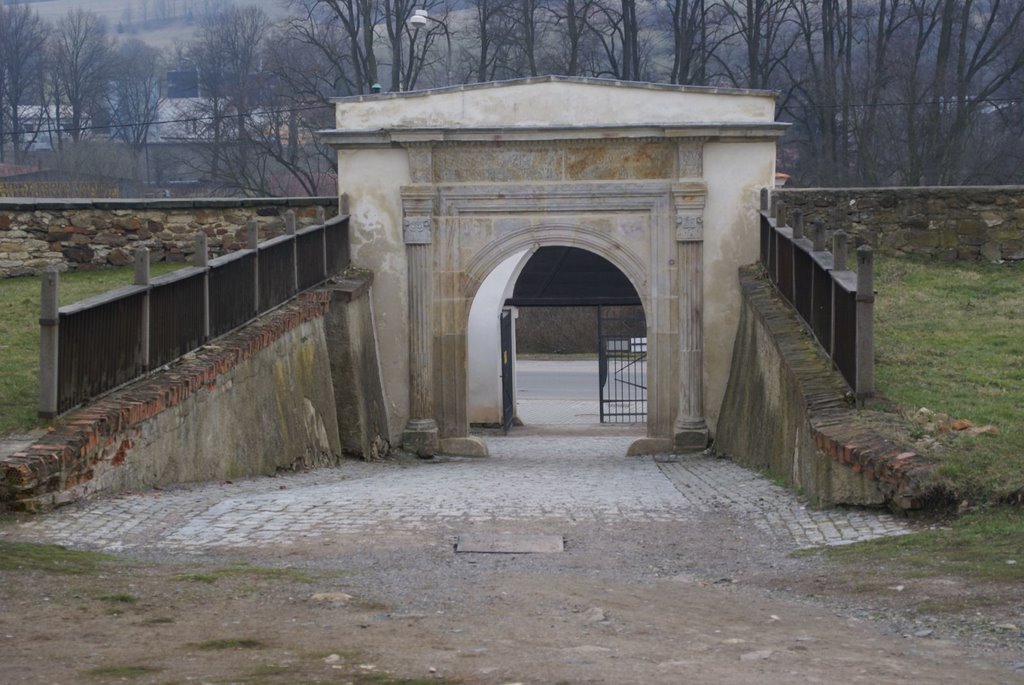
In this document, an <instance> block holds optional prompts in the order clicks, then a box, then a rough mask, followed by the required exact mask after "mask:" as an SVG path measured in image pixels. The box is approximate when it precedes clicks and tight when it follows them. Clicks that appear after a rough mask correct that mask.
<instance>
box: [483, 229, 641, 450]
mask: <svg viewBox="0 0 1024 685" xmlns="http://www.w3.org/2000/svg"><path fill="white" fill-rule="evenodd" d="M510 281H512V282H510V283H508V286H507V290H506V292H508V297H507V298H506V299H504V302H503V303H502V304H503V307H504V309H505V312H506V316H505V319H504V321H505V322H506V324H505V325H506V326H509V325H514V326H515V333H514V334H513V335H511V336H508V335H506V336H504V337H503V338H502V346H503V347H502V348H501V349H494V350H493V351H488V352H487V354H494V355H496V356H499V357H500V358H501V359H502V360H509V359H510V357H511V360H512V361H513V362H514V363H509V364H504V365H503V366H502V374H501V376H502V379H501V380H502V387H501V390H500V393H501V395H502V398H503V400H504V402H502V405H503V412H502V416H501V418H500V419H498V417H496V416H495V417H493V418H494V419H495V420H493V421H490V422H484V425H491V426H494V425H504V426H505V428H506V429H507V428H508V427H509V425H510V424H511V423H512V420H513V418H514V419H515V423H516V425H517V426H521V425H522V424H525V427H524V428H517V429H515V430H516V432H517V433H522V432H533V431H534V430H536V429H538V428H543V429H545V432H548V433H555V432H557V433H566V432H573V433H575V432H578V431H580V430H584V431H585V430H586V429H589V430H591V431H592V430H594V429H600V432H601V433H602V434H603V433H606V432H610V431H609V429H610V428H611V427H612V426H615V427H616V428H618V429H619V430H617V431H615V432H617V433H626V434H635V433H642V432H643V431H644V429H645V427H644V424H645V422H646V414H647V397H646V385H647V380H646V342H647V321H646V318H645V316H644V309H643V306H642V302H641V298H640V296H639V294H638V293H637V290H636V288H635V287H634V286H633V284H632V283H631V282H630V280H629V278H627V277H626V275H625V274H624V273H623V272H622V271H621V270H620V269H619V268H618V267H617V266H615V265H614V264H612V263H611V262H610V261H609V260H607V259H605V258H604V257H602V256H600V255H598V254H595V253H594V252H591V251H588V250H585V249H581V248H579V247H572V246H567V245H548V246H544V247H539V248H537V249H536V250H535V251H533V253H532V254H531V255H530V256H529V258H528V259H527V260H526V261H525V263H524V264H522V266H521V269H520V270H519V271H518V274H513V275H512V278H511V279H510ZM476 306H477V305H476V301H474V307H476ZM510 310H511V311H512V312H514V313H515V314H516V316H508V313H509V312H510ZM491 314H492V315H494V316H497V314H498V312H497V311H495V312H491ZM517 318H518V323H516V320H517ZM493 320H494V319H491V321H493ZM471 346H472V347H473V348H476V343H475V342H474V343H472V345H471ZM474 351H475V352H477V353H478V354H480V352H481V351H479V350H475V349H474ZM472 384H473V379H472V378H471V385H472ZM492 392H494V393H495V394H497V392H498V389H497V388H494V390H493V391H492ZM471 413H475V414H477V415H481V412H480V411H478V410H476V411H473V410H471ZM484 413H485V412H484ZM513 415H514V416H513Z"/></svg>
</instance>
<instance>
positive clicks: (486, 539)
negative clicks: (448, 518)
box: [455, 533, 565, 554]
mask: <svg viewBox="0 0 1024 685" xmlns="http://www.w3.org/2000/svg"><path fill="white" fill-rule="evenodd" d="M564 549H565V539H564V538H563V537H562V536H561V535H513V534H511V533H466V534H464V535H460V536H459V537H458V539H457V541H456V543H455V551H456V552H460V553H465V552H476V553H478V554H538V553H546V552H561V551H563V550H564Z"/></svg>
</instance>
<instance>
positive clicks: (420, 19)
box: [408, 9, 452, 86]
mask: <svg viewBox="0 0 1024 685" xmlns="http://www.w3.org/2000/svg"><path fill="white" fill-rule="evenodd" d="M428 21H432V22H434V23H436V24H439V25H440V26H441V28H442V29H443V30H444V39H445V42H446V43H447V44H448V59H447V61H446V62H445V85H447V86H450V85H452V37H451V34H450V33H448V24H446V23H444V22H443V21H441V20H440V19H434V18H433V17H432V16H430V15H429V14H428V13H427V10H425V9H419V10H413V13H412V16H411V17H409V20H408V23H409V26H411V27H412V28H413V31H414V33H413V36H414V37H415V35H416V33H418V32H419V30H420V29H421V28H423V27H424V26H426V25H427V22H428Z"/></svg>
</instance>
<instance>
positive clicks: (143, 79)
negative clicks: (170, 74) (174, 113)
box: [108, 38, 163, 153]
mask: <svg viewBox="0 0 1024 685" xmlns="http://www.w3.org/2000/svg"><path fill="white" fill-rule="evenodd" d="M114 65H115V68H114V69H113V71H112V73H113V74H114V76H113V78H112V79H111V83H110V92H109V94H108V101H109V106H110V118H111V129H112V134H113V137H115V138H118V139H120V140H122V141H124V142H125V143H127V144H128V145H130V146H131V148H132V149H133V150H134V151H135V152H136V153H138V152H140V151H142V150H143V149H144V148H145V146H146V144H147V142H148V140H149V131H150V128H151V127H152V126H153V122H155V121H156V120H157V118H158V115H159V112H160V103H161V97H160V75H161V69H162V66H163V63H162V60H161V58H160V51H159V50H157V49H156V48H154V47H150V46H148V45H146V44H145V43H143V42H142V41H140V40H138V39H137V38H132V39H131V40H129V41H127V42H125V43H122V44H121V45H120V46H118V48H117V51H116V53H115V55H114Z"/></svg>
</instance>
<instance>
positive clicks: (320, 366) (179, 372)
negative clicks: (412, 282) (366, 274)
mask: <svg viewBox="0 0 1024 685" xmlns="http://www.w3.org/2000/svg"><path fill="white" fill-rule="evenodd" d="M330 304H331V294H330V293H329V292H328V291H326V290H317V291H313V292H308V293H303V294H301V295H299V297H298V298H296V299H295V300H294V301H293V302H291V303H290V304H286V305H284V306H283V307H281V308H280V309H277V310H274V311H273V312H271V313H270V314H267V315H265V316H263V317H262V318H260V319H257V320H256V321H254V322H253V323H251V324H249V325H247V326H245V327H243V328H241V329H239V330H237V331H235V332H234V333H230V334H228V335H227V336H225V337H224V338H221V339H220V340H218V341H217V344H216V345H209V346H207V347H203V348H201V349H200V350H198V351H197V352H196V353H195V354H193V355H190V356H189V357H186V358H183V359H181V360H179V361H177V362H174V363H173V364H171V365H170V366H169V367H168V368H166V369H163V370H161V371H158V372H157V373H154V374H153V375H152V376H149V377H148V378H145V379H143V380H140V381H137V382H135V383H132V384H131V385H129V386H126V387H125V388H123V389H121V390H118V391H117V392H115V393H113V394H111V395H108V396H107V397H104V398H102V399H100V400H97V401H95V402H92V403H90V404H88V405H86V406H84V407H82V408H81V409H78V410H76V411H72V412H70V413H69V414H67V415H66V416H65V417H63V418H62V420H61V421H60V422H59V423H57V424H56V425H55V426H54V427H53V430H51V431H50V432H48V433H46V434H45V435H44V436H43V437H41V438H40V439H39V440H38V441H37V442H35V443H33V444H32V445H30V446H29V447H27V448H25V449H23V450H21V451H19V452H17V453H15V454H14V455H12V456H10V457H6V458H4V459H2V460H0V511H2V510H4V509H12V510H30V511H31V510H41V509H48V508H52V507H54V506H57V505H59V504H64V503H67V502H72V501H75V500H78V499H81V498H83V497H87V496H89V495H91V494H94V493H107V494H113V493H118V492H124V491H129V490H136V489H140V488H147V487H153V486H158V485H166V484H168V483H181V482H189V481H209V480H219V479H224V478H239V477H244V476H253V475H257V474H265V475H269V474H273V473H274V472H275V471H276V470H279V469H293V468H306V467H313V466H328V465H332V464H335V463H337V461H338V459H340V458H341V444H340V442H339V439H338V425H337V421H338V415H337V410H336V405H335V399H334V391H333V384H332V376H331V366H330V361H329V358H328V343H327V340H326V336H325V333H324V316H325V314H326V313H327V312H328V310H329V308H330ZM255 426H258V427H259V428H258V430H254V429H253V428H254V427H255Z"/></svg>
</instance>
